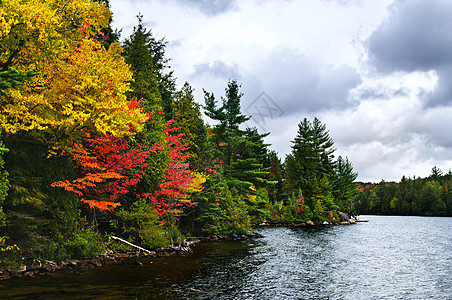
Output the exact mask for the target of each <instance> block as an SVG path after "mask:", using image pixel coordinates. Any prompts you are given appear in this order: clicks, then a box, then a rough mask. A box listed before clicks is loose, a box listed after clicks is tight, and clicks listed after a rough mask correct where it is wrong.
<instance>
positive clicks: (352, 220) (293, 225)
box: [256, 219, 358, 227]
mask: <svg viewBox="0 0 452 300" xmlns="http://www.w3.org/2000/svg"><path fill="white" fill-rule="evenodd" d="M357 222H358V221H356V220H354V219H349V220H348V221H342V222H339V223H330V222H328V221H324V222H323V223H322V224H315V223H314V222H312V221H311V220H309V221H307V222H305V223H261V224H258V225H256V227H262V226H268V227H272V226H274V227H283V226H290V227H315V226H338V225H352V224H356V223H357Z"/></svg>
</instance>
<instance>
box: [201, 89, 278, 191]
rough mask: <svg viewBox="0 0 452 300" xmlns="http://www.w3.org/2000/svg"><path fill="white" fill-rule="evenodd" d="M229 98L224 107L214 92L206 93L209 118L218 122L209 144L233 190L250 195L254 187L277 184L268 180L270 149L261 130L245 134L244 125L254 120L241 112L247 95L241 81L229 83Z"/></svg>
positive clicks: (227, 93) (250, 130)
mask: <svg viewBox="0 0 452 300" xmlns="http://www.w3.org/2000/svg"><path fill="white" fill-rule="evenodd" d="M225 94H226V97H225V98H223V97H221V99H222V105H221V107H217V101H216V99H215V96H214V95H213V94H212V93H209V92H206V91H204V95H205V103H206V105H205V107H204V108H205V110H206V115H207V116H208V117H210V118H211V119H213V120H215V121H217V122H218V124H216V125H215V126H214V127H213V128H212V130H211V132H212V135H211V136H210V138H209V142H210V143H211V145H213V147H214V153H213V155H214V156H215V157H216V158H218V159H220V160H221V161H222V162H223V164H224V166H223V168H224V171H223V175H224V178H225V180H226V181H227V183H228V185H229V187H230V188H231V190H232V189H236V190H237V191H240V192H242V194H244V193H247V191H248V190H249V187H250V186H256V187H259V186H263V185H265V184H273V182H270V181H268V180H267V176H268V169H269V168H264V167H263V163H262V162H263V160H264V157H265V156H266V155H267V151H268V150H267V149H266V147H267V146H268V145H267V144H265V143H264V142H263V138H264V137H265V136H267V135H268V134H263V135H260V134H259V133H258V132H257V130H256V129H255V128H254V129H247V130H246V131H243V130H241V129H240V125H242V124H243V123H244V122H246V121H247V120H249V119H250V117H247V116H245V115H243V114H242V113H241V111H240V101H241V98H242V96H243V94H242V93H241V92H240V85H239V84H238V83H237V81H235V80H233V81H229V82H228V86H227V87H226V89H225Z"/></svg>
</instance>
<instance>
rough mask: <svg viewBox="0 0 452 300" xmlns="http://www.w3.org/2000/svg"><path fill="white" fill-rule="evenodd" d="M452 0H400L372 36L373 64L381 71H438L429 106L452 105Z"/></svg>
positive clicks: (370, 39)
mask: <svg viewBox="0 0 452 300" xmlns="http://www.w3.org/2000/svg"><path fill="white" fill-rule="evenodd" d="M451 16H452V1H447V0H431V1H424V0H410V1H406V0H399V1H396V2H395V3H394V4H393V5H392V6H391V7H390V13H389V17H388V18H387V19H386V20H385V21H384V22H383V23H382V24H381V25H380V26H379V27H378V28H377V30H375V31H374V32H373V33H372V35H371V36H370V38H369V39H368V41H367V43H368V51H369V56H370V61H371V63H372V64H373V65H374V66H375V67H376V69H377V71H379V72H381V73H385V74H388V73H391V72H397V71H402V72H414V71H424V72H427V71H431V70H434V71H436V73H437V75H438V78H439V79H438V85H437V87H436V89H435V91H434V92H433V93H432V94H431V95H429V96H428V97H426V99H427V103H426V105H427V106H444V105H449V104H452V34H450V33H451V32H452V21H451Z"/></svg>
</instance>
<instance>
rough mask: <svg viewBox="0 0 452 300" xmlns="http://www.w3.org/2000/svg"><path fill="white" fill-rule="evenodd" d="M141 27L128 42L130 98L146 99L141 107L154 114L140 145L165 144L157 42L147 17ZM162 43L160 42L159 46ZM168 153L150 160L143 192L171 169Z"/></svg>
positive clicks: (142, 184) (144, 130) (160, 154)
mask: <svg viewBox="0 0 452 300" xmlns="http://www.w3.org/2000/svg"><path fill="white" fill-rule="evenodd" d="M137 18H138V25H137V26H134V28H133V32H132V34H131V35H130V36H129V37H128V38H127V39H126V40H125V41H124V44H123V48H124V52H123V54H124V58H125V61H126V62H127V63H128V64H129V65H130V69H131V71H132V73H133V81H132V82H131V90H130V91H128V92H127V96H128V97H131V98H136V99H143V100H142V104H141V108H142V109H143V111H144V112H146V113H152V114H153V118H152V119H151V120H149V121H148V122H146V124H145V126H144V129H143V130H142V132H141V133H139V134H138V136H137V140H138V142H153V143H157V144H159V145H164V144H165V134H164V130H165V116H164V113H163V107H162V94H161V88H160V85H159V82H158V78H157V76H158V72H160V71H159V70H157V68H158V66H157V65H156V64H155V55H156V53H155V51H154V48H155V47H156V43H157V42H156V40H155V39H154V37H153V36H152V33H151V31H148V30H147V29H146V28H145V27H144V26H143V16H142V15H138V16H137ZM157 44H158V43H157ZM168 155H169V154H168V153H167V152H166V151H159V152H156V153H152V154H151V156H150V157H149V158H148V159H147V163H148V168H147V170H146V174H145V175H144V179H145V180H144V181H143V182H142V183H141V190H142V192H149V191H154V190H155V189H157V186H158V184H159V182H160V181H161V180H162V178H163V176H164V174H165V170H166V168H167V167H168V162H167V160H168Z"/></svg>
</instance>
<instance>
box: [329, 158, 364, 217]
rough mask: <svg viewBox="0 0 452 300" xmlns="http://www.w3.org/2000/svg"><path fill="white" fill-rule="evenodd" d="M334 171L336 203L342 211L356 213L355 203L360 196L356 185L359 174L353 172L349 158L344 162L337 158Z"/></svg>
mask: <svg viewBox="0 0 452 300" xmlns="http://www.w3.org/2000/svg"><path fill="white" fill-rule="evenodd" d="M334 171H335V173H334V176H333V195H334V198H335V200H336V203H337V204H338V206H339V209H340V210H341V211H343V212H346V213H348V214H352V213H353V212H354V208H353V202H354V199H355V197H356V196H357V194H358V188H357V186H356V184H355V180H356V178H357V177H358V173H356V172H354V171H353V166H352V163H351V162H350V161H349V160H348V158H347V157H346V158H345V160H344V159H343V158H342V156H339V157H338V158H337V161H336V163H335V164H334Z"/></svg>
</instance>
